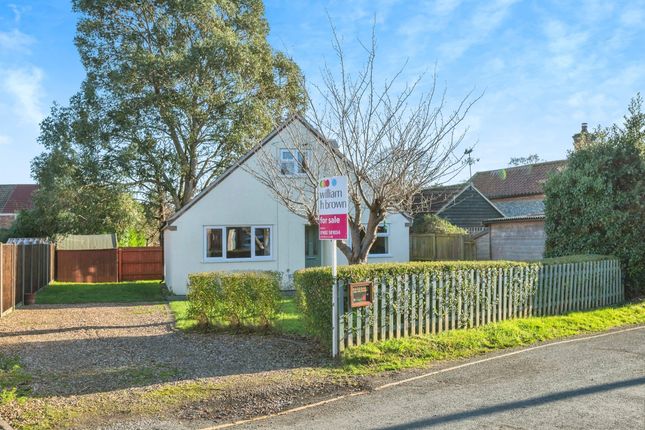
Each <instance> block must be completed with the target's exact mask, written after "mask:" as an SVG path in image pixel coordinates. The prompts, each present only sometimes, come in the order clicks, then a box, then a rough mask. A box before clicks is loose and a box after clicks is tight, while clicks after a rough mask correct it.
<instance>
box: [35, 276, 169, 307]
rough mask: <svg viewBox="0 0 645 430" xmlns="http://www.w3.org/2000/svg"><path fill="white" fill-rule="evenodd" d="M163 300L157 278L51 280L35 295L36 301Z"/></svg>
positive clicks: (42, 302)
mask: <svg viewBox="0 0 645 430" xmlns="http://www.w3.org/2000/svg"><path fill="white" fill-rule="evenodd" d="M162 300H164V297H163V293H162V288H161V284H160V281H136V282H114V283H110V282H106V283H97V284H77V283H71V282H69V283H68V282H52V283H51V284H49V286H48V287H46V288H43V289H42V290H40V291H39V292H38V294H37V295H36V303H38V304H68V303H131V302H157V301H162Z"/></svg>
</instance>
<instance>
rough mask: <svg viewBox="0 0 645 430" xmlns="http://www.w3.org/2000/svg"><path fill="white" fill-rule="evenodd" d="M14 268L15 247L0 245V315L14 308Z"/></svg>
mask: <svg viewBox="0 0 645 430" xmlns="http://www.w3.org/2000/svg"><path fill="white" fill-rule="evenodd" d="M15 266H16V247H15V246H13V245H2V244H0V314H4V313H5V312H8V311H10V310H11V309H13V307H14V306H15V304H16V302H15V296H14V294H15V292H14V288H15V287H14V284H15V282H16V277H15Z"/></svg>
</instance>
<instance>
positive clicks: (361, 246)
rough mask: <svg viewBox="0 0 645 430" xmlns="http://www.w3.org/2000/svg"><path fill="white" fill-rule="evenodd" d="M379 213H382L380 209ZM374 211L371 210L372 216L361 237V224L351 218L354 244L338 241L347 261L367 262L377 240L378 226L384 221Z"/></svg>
mask: <svg viewBox="0 0 645 430" xmlns="http://www.w3.org/2000/svg"><path fill="white" fill-rule="evenodd" d="M379 213H382V211H380V212H379ZM379 213H374V212H373V211H372V210H370V216H369V219H368V221H367V226H365V228H364V230H365V234H364V235H363V237H362V238H361V224H360V222H357V221H356V220H351V221H350V223H349V233H350V236H351V238H352V246H351V247H350V246H349V245H347V244H346V243H343V242H338V249H340V250H341V252H342V253H343V255H345V257H346V258H347V262H348V263H349V264H350V265H352V264H365V263H367V257H368V255H369V252H370V249H372V245H374V242H376V238H377V236H376V232H377V229H378V226H379V224H380V223H381V222H383V219H384V217H383V216H381V215H379Z"/></svg>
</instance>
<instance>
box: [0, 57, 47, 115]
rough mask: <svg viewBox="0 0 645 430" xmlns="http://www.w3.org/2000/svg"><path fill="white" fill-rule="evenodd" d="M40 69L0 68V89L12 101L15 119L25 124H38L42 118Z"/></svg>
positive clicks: (41, 77)
mask: <svg viewBox="0 0 645 430" xmlns="http://www.w3.org/2000/svg"><path fill="white" fill-rule="evenodd" d="M43 76H44V74H43V71H42V69H40V68H38V67H35V66H30V67H25V68H17V69H8V70H0V90H2V91H3V92H4V93H6V94H7V95H8V96H9V97H10V98H11V99H12V101H13V103H12V107H11V109H12V111H13V113H14V115H15V116H16V118H17V119H19V120H20V121H22V122H24V123H27V124H38V123H39V122H40V121H41V120H42V119H43V116H44V114H43V111H42V102H41V99H42V93H43V89H42V80H43Z"/></svg>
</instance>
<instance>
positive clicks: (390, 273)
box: [294, 255, 615, 346]
mask: <svg viewBox="0 0 645 430" xmlns="http://www.w3.org/2000/svg"><path fill="white" fill-rule="evenodd" d="M614 258H615V257H610V256H603V255H570V256H566V257H559V258H548V259H544V260H538V261H531V262H526V261H525V262H520V261H430V262H410V263H388V264H361V265H353V266H340V267H338V279H339V281H340V282H343V283H349V282H360V281H366V280H373V279H375V278H382V277H386V278H388V277H395V276H401V275H413V274H422V273H428V274H433V273H449V272H452V271H457V270H471V269H473V270H477V269H492V270H497V269H506V268H510V267H527V266H535V265H538V266H541V265H551V264H566V263H581V262H587V261H599V260H606V259H614ZM294 285H295V288H296V297H297V301H298V306H299V308H300V311H301V313H302V314H303V318H304V321H305V325H306V328H307V331H308V332H309V333H311V334H313V335H314V336H316V337H317V338H318V339H319V340H320V341H321V342H322V343H323V344H325V345H326V346H329V345H330V344H331V329H332V323H331V300H332V298H331V285H332V276H331V268H330V267H315V268H310V269H304V270H299V271H297V272H295V273H294Z"/></svg>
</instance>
